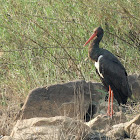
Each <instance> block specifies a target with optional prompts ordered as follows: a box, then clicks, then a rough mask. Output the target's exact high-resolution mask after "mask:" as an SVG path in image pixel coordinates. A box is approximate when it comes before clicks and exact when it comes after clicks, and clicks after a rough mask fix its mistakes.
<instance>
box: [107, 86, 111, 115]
mask: <svg viewBox="0 0 140 140" xmlns="http://www.w3.org/2000/svg"><path fill="white" fill-rule="evenodd" d="M108 94H109V96H108V109H107V115H108V116H110V98H111V88H110V85H109V91H108Z"/></svg>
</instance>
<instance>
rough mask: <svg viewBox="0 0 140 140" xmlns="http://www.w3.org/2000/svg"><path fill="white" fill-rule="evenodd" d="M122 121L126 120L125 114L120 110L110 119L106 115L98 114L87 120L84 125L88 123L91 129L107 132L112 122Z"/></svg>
mask: <svg viewBox="0 0 140 140" xmlns="http://www.w3.org/2000/svg"><path fill="white" fill-rule="evenodd" d="M123 122H126V117H125V115H124V114H123V113H122V112H116V113H115V114H114V116H113V118H112V119H111V118H110V117H108V116H106V115H98V116H97V117H95V118H94V119H92V120H91V121H89V122H87V123H86V125H88V126H89V127H90V128H91V129H92V130H100V131H101V132H107V131H108V130H110V127H111V126H113V125H114V124H118V123H123Z"/></svg>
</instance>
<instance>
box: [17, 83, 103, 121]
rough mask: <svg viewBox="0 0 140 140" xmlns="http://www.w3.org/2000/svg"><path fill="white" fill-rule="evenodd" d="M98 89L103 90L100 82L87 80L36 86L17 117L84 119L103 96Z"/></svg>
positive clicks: (92, 112) (92, 111)
mask: <svg viewBox="0 0 140 140" xmlns="http://www.w3.org/2000/svg"><path fill="white" fill-rule="evenodd" d="M98 89H100V90H103V86H102V85H101V84H100V83H91V82H85V81H74V82H69V83H65V84H56V85H51V86H48V87H42V88H36V89H35V90H33V91H31V93H30V94H29V95H28V97H27V98H26V101H25V103H24V105H23V107H22V108H21V110H20V112H19V114H18V116H17V118H16V119H29V118H33V117H54V116H68V117H76V118H79V119H83V118H84V117H85V116H86V113H87V114H88V115H91V116H92V115H93V114H94V113H96V104H98V102H99V100H100V99H101V98H102V93H100V92H99V91H98ZM93 103H94V104H93ZM89 108H90V109H89ZM91 108H92V109H91ZM88 110H89V111H88ZM88 115H87V116H86V117H88Z"/></svg>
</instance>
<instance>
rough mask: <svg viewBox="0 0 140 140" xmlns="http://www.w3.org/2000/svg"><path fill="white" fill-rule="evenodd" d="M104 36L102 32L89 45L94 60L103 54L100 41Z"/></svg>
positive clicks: (89, 51)
mask: <svg viewBox="0 0 140 140" xmlns="http://www.w3.org/2000/svg"><path fill="white" fill-rule="evenodd" d="M102 37H103V34H101V35H100V36H99V37H96V38H95V39H94V40H93V41H92V43H91V44H90V46H89V49H88V54H89V57H90V58H91V59H92V60H94V61H97V60H98V57H99V56H100V55H101V51H100V50H101V49H100V48H99V43H100V41H101V39H102Z"/></svg>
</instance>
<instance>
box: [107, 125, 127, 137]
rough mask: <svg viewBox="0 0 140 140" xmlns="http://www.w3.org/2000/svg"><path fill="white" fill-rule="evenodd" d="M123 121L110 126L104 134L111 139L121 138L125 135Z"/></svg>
mask: <svg viewBox="0 0 140 140" xmlns="http://www.w3.org/2000/svg"><path fill="white" fill-rule="evenodd" d="M124 126H125V123H120V124H117V125H113V126H112V130H110V131H109V132H107V133H106V136H108V137H110V138H111V139H118V140H120V139H123V138H124V137H125V131H124Z"/></svg>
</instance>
